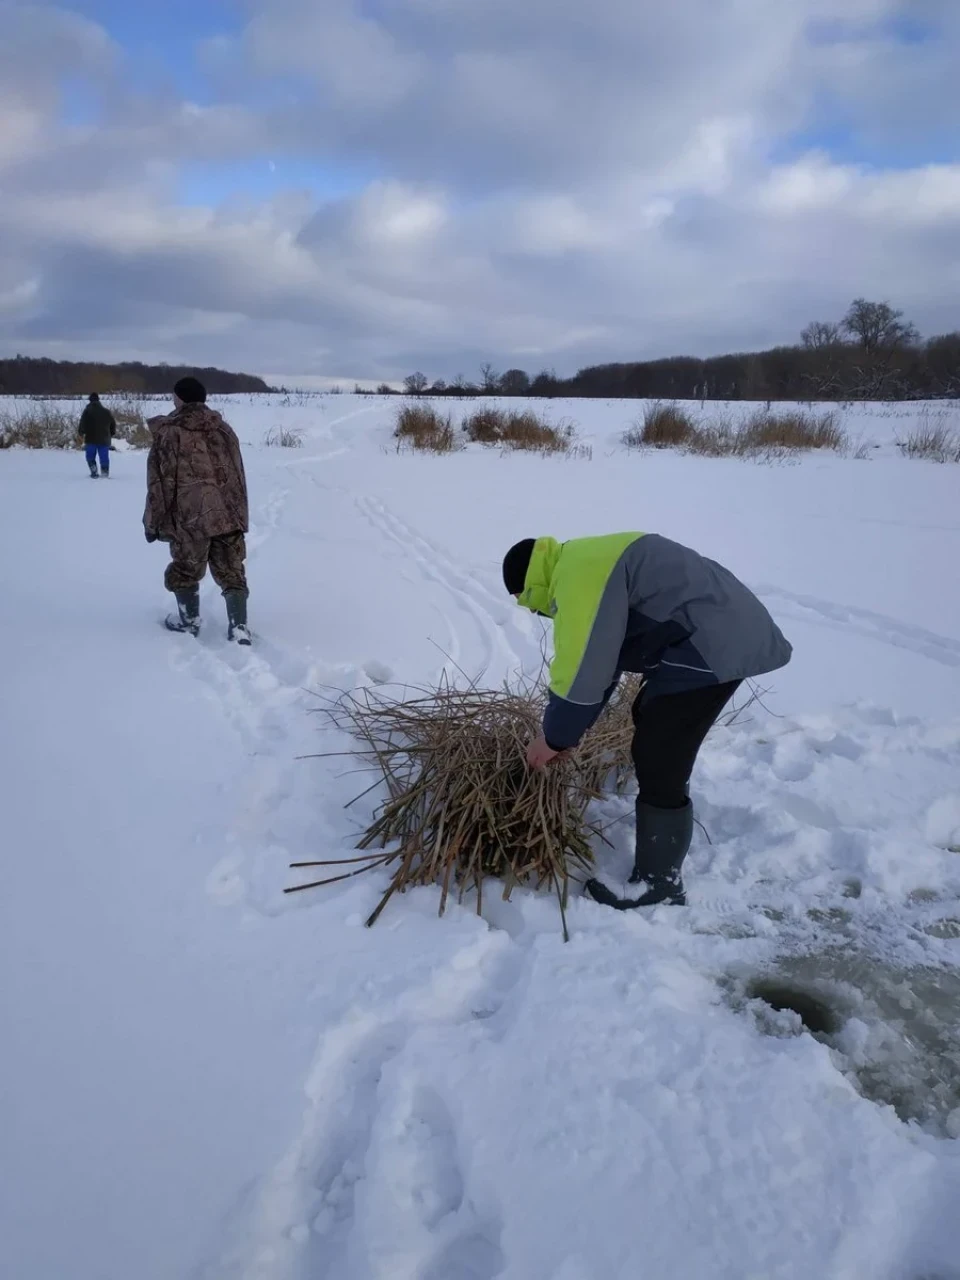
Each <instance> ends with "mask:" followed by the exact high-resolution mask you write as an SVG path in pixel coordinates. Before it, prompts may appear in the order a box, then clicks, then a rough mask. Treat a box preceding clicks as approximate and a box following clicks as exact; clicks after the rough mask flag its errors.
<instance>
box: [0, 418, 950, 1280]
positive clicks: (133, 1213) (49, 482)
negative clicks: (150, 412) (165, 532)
mask: <svg viewBox="0 0 960 1280" xmlns="http://www.w3.org/2000/svg"><path fill="white" fill-rule="evenodd" d="M554 411H555V412H557V413H558V414H564V413H565V414H567V415H568V416H571V417H580V418H581V421H582V420H583V415H584V414H590V413H595V414H596V419H595V421H593V422H587V423H586V424H585V425H586V426H587V428H588V429H590V430H592V431H593V432H594V433H595V434H596V435H597V436H598V437H600V436H604V437H606V436H608V435H609V433H610V432H611V431H612V430H613V422H612V418H610V416H609V415H611V414H612V413H613V412H614V410H613V409H611V407H610V406H596V407H594V406H589V405H581V404H578V405H576V406H555V407H554ZM229 414H230V417H231V419H232V420H233V421H234V422H235V425H236V426H237V427H238V430H239V432H240V435H241V438H242V439H244V440H245V441H246V442H247V448H246V457H247V463H248V471H249V474H250V483H251V494H252V499H253V510H254V528H253V529H252V531H251V537H250V540H249V545H250V576H251V584H252V587H253V596H252V600H251V619H252V623H253V626H254V628H255V631H256V632H257V644H256V646H255V647H254V649H253V650H252V651H249V652H246V653H244V652H242V651H240V650H237V649H233V648H231V647H229V646H228V645H227V644H226V643H225V640H224V639H223V636H222V624H221V620H220V616H219V611H220V608H221V606H220V602H219V600H218V599H217V597H216V594H215V591H214V590H213V589H212V587H211V586H209V585H208V586H207V587H206V588H205V590H204V594H203V608H204V612H205V615H206V617H207V626H206V629H205V631H204V632H203V633H202V635H201V638H200V640H199V642H193V641H192V640H191V639H190V638H188V637H174V636H169V635H167V634H166V633H164V632H163V631H162V629H161V628H160V627H159V626H158V625H157V623H158V621H159V619H160V617H161V616H162V613H163V609H164V606H165V599H164V596H163V593H162V590H161V589H160V582H159V577H160V572H161V569H162V559H163V557H162V554H161V553H160V552H159V551H158V549H157V548H148V547H146V546H145V545H144V544H143V543H142V541H141V540H140V537H139V531H138V528H137V520H138V514H139V508H140V505H141V502H142V458H138V457H134V456H129V455H128V456H126V457H119V458H118V460H117V465H116V467H115V476H114V478H113V479H111V481H110V484H109V486H100V485H92V484H90V483H89V482H88V481H86V480H85V479H83V478H82V465H81V464H79V463H78V461H77V458H76V457H75V456H52V455H48V456H39V455H25V454H19V453H13V454H9V455H6V456H0V537H2V539H3V545H4V546H5V547H6V548H10V547H11V546H13V545H14V543H16V545H17V548H18V553H17V555H16V556H10V555H9V554H8V555H7V557H5V562H4V583H3V586H4V600H5V602H7V603H8V604H9V608H8V610H7V611H6V612H5V613H4V615H3V618H2V621H0V641H2V643H3V646H4V652H5V654H6V655H7V657H6V661H5V666H4V673H3V677H2V678H3V681H4V688H3V707H4V713H5V718H4V724H3V758H2V765H3V772H2V776H3V778H4V781H5V784H6V786H5V801H4V827H3V831H4V836H5V839H4V845H5V849H6V850H8V851H9V852H8V854H7V859H6V865H5V875H6V879H7V882H8V888H9V893H8V895H7V896H6V898H5V899H4V901H3V905H2V911H3V915H4V919H3V921H2V923H0V927H2V929H3V935H2V944H0V945H2V947H3V950H4V956H3V959H4V973H5V974H10V973H12V974H14V979H15V980H14V981H13V982H10V983H6V984H5V985H4V988H3V1012H2V1017H3V1021H2V1026H3V1028H4V1040H5V1044H6V1042H7V1039H8V1035H9V1044H10V1046H11V1048H10V1050H9V1051H5V1056H4V1071H5V1072H6V1073H8V1074H9V1087H8V1088H6V1089H5V1090H4V1091H3V1095H2V1101H0V1132H3V1134H4V1160H5V1167H6V1168H8V1169H12V1170H13V1171H14V1177H13V1178H12V1179H7V1185H6V1186H5V1188H4V1195H3V1201H2V1209H3V1216H2V1219H0V1241H2V1243H0V1250H2V1252H0V1274H3V1275H4V1276H5V1275H6V1274H8V1273H9V1274H10V1275H11V1276H17V1277H18V1278H19V1277H21V1276H23V1277H27V1276H29V1277H30V1280H63V1278H64V1277H66V1276H69V1277H71V1280H128V1278H129V1277H130V1276H134V1275H135V1276H137V1277H138V1280H169V1278H170V1277H177V1278H179V1277H184V1278H186V1277H194V1280H241V1278H242V1280H308V1278H309V1280H315V1278H320V1277H323V1278H327V1280H388V1278H389V1280H488V1278H489V1280H494V1277H498V1278H500V1280H610V1278H611V1277H623V1278H624V1280H627V1278H628V1277H629V1280H634V1278H635V1277H636V1276H637V1275H638V1274H643V1275H645V1276H649V1277H651V1278H653V1280H659V1278H660V1277H674V1276H677V1277H688V1276H689V1277H694V1276H696V1277H700V1276H707V1275H708V1276H711V1277H730V1278H731V1280H733V1278H734V1277H737V1278H738V1280H739V1278H740V1277H744V1276H747V1275H755V1276H763V1277H784V1278H786V1277H789V1278H791V1280H792V1278H793V1277H801V1276H802V1277H807V1276H817V1277H821V1276H822V1277H835V1278H836V1280H841V1278H848V1277H849V1278H850V1280H854V1278H856V1280H860V1278H861V1277H865V1276H870V1277H871V1278H872V1277H878V1278H880V1277H889V1278H890V1280H921V1277H924V1276H926V1277H932V1276H938V1277H941V1280H955V1278H956V1277H957V1275H958V1274H960V1269H958V1267H957V1264H956V1262H955V1259H956V1258H957V1257H958V1256H960V1236H958V1235H957V1231H956V1227H955V1225H954V1215H953V1209H952V1206H953V1205H955V1203H956V1200H957V1196H958V1194H960V1160H958V1156H957V1152H956V1143H955V1142H952V1141H950V1139H949V1136H948V1135H950V1134H951V1133H953V1134H956V1133H960V1110H957V1108H960V1086H958V1085H957V1080H958V1079H960V1045H958V1041H957V1037H956V1034H955V1024H956V1016H955V1013H956V1008H957V1001H958V998H960V985H958V983H957V977H956V972H957V970H956V965H957V959H958V948H960V940H958V939H960V855H958V854H957V853H956V852H953V851H951V850H952V848H954V847H955V846H958V845H960V783H958V778H960V681H958V679H957V672H956V666H957V665H958V662H960V605H958V603H957V600H956V598H955V596H954V597H950V596H949V595H947V594H945V593H944V583H945V582H946V581H947V579H948V577H949V572H948V571H949V567H950V565H951V564H953V563H955V560H956V554H957V551H958V550H960V533H958V530H957V527H956V523H955V514H954V512H955V506H954V498H955V492H954V490H955V486H956V478H955V475H956V473H954V476H953V478H952V479H951V478H950V476H949V475H948V474H947V472H946V469H943V468H929V467H925V466H922V465H914V464H909V463H906V462H904V461H902V460H900V459H898V458H886V457H880V458H879V460H878V461H876V462H873V463H870V464H867V463H855V462H852V461H843V460H827V461H824V460H823V459H815V460H808V461H805V462H803V463H801V464H800V465H798V466H797V467H792V468H757V467H752V466H749V465H743V464H736V465H728V464H726V463H719V464H718V463H712V462H709V461H706V462H705V461H703V460H695V459H681V458H676V457H672V456H670V455H658V456H656V457H651V458H644V459H642V460H639V459H636V458H627V457H625V456H624V455H620V454H614V455H612V456H610V457H600V456H599V455H598V456H595V458H594V460H593V461H592V462H587V461H577V462H559V463H554V462H550V461H544V460H542V459H524V458H520V457H514V458H500V457H498V456H496V455H490V454H484V453H482V452H481V453H477V452H470V453H467V454H464V455H460V456H457V457H453V458H426V459H420V458H413V457H409V456H397V455H396V454H395V453H394V452H392V451H391V450H390V449H389V448H388V440H389V427H388V423H389V410H388V409H387V408H386V407H385V406H383V405H382V404H381V403H380V402H378V401H365V402H361V403H359V404H357V403H354V402H352V401H351V400H350V399H349V398H342V399H341V400H340V401H339V402H337V401H336V400H335V399H333V398H331V399H326V400H322V401H312V402H306V403H304V404H303V405H299V406H297V405H294V406H289V407H285V406H281V405H279V404H278V403H276V402H268V403H267V404H263V403H259V404H258V403H251V404H245V403H240V404H237V405H234V406H231V408H230V410H229ZM604 415H607V416H606V417H605V416H604ZM280 421H282V422H283V423H284V424H285V425H288V426H291V427H294V428H296V427H303V428H304V429H305V432H306V435H305V443H304V447H303V449H301V450H297V451H293V450H290V451H288V450H269V449H262V448H258V447H257V442H258V441H259V440H260V439H261V437H262V434H263V432H264V430H266V429H267V428H268V427H270V426H273V425H276V423H278V422H280ZM894 505H895V507H896V511H897V518H896V519H895V520H891V518H890V512H891V508H892V507H893V506H894ZM824 512H827V513H828V515H824ZM627 527H641V528H644V527H645V528H656V529H661V530H662V531H664V532H666V533H669V534H671V535H672V536H676V537H680V538H683V539H684V540H686V541H688V542H689V543H691V544H692V545H695V546H698V547H700V548H701V549H703V550H706V551H708V552H710V553H712V554H714V555H716V556H717V557H718V558H719V559H721V560H726V561H727V562H728V563H730V564H731V567H733V568H734V569H736V570H737V571H738V572H740V573H741V574H742V576H744V577H745V578H746V579H747V580H748V581H749V582H751V583H752V584H754V585H757V584H769V585H762V586H759V587H758V589H759V590H761V591H762V593H763V594H764V597H765V598H766V599H767V601H768V603H769V604H770V607H771V608H772V609H773V610H774V612H775V613H777V616H778V617H779V618H780V620H781V621H782V623H783V625H784V627H785V629H786V630H787V632H788V634H789V635H790V636H791V638H792V639H793V640H794V642H795V644H796V648H797V655H796V658H795V661H794V663H793V664H792V665H791V667H790V668H788V670H787V671H786V672H784V673H782V675H778V676H777V677H776V678H775V680H772V681H771V682H770V683H771V684H772V685H773V687H772V689H771V690H770V693H769V695H768V696H767V699H766V701H767V703H768V705H769V707H770V713H769V714H768V713H767V712H765V711H763V710H761V709H758V708H754V709H753V710H752V714H751V717H750V718H749V719H746V720H744V721H743V722H742V723H740V724H737V725H735V726H733V727H732V728H729V729H725V730H722V731H718V732H717V733H716V734H715V735H714V737H713V739H712V740H711V742H710V744H709V745H708V748H707V749H706V750H705V753H704V756H703V759H702V767H701V769H700V770H699V773H698V777H697V786H696V794H697V798H698V808H699V815H700V817H701V819H702V821H703V823H704V826H705V828H706V831H707V833H708V834H709V837H710V840H711V841H712V843H708V841H707V839H706V838H705V837H703V836H701V837H700V838H699V840H698V843H697V845H696V847H695V850H694V852H693V855H692V858H691V875H690V889H691V906H690V907H689V908H688V909H687V910H686V911H684V912H671V911H669V910H661V911H658V912H654V913H651V914H649V915H647V916H646V917H645V918H644V917H641V916H632V915H627V916H619V915H615V914H613V913H608V912H605V911H604V910H603V909H601V908H599V907H597V906H595V904H593V903H590V902H585V901H580V900H578V901H575V902H574V903H573V904H572V906H571V910H570V924H571V929H572V934H573V937H572V941H571V942H570V944H569V945H566V946H564V944H563V943H562V941H561V940H560V937H559V930H558V927H557V921H556V912H555V908H554V906H553V904H552V903H551V902H550V901H549V899H547V898H537V897H534V896H532V895H528V894H515V895H514V898H513V901H512V902H511V903H509V904H507V903H502V902H499V901H498V900H496V896H495V895H491V899H492V900H491V901H490V902H489V903H488V904H487V905H486V906H485V913H484V919H483V920H479V919H477V918H476V916H475V915H474V914H473V913H472V907H471V904H469V903H467V904H465V906H464V908H463V909H459V908H456V907H453V908H451V909H450V910H449V911H448V914H447V917H446V918H445V919H444V920H442V921H441V920H438V919H437V918H436V907H437V894H436V893H435V892H434V891H433V890H421V891H418V892H416V893H414V894H410V895H407V896H406V897H405V898H404V899H403V900H402V901H400V902H397V903H395V904H391V906H390V908H389V909H388V911H387V913H386V914H385V916H384V917H383V918H382V920H381V922H380V923H379V924H378V925H377V927H376V928H375V929H374V930H372V931H366V930H364V929H363V927H362V920H363V918H364V917H365V916H366V914H367V913H368V912H369V910H370V909H371V907H372V905H373V904H374V903H375V901H376V899H377V897H378V896H379V892H380V888H379V884H380V883H382V882H379V881H377V880H376V878H374V877H371V878H367V877H360V878H358V879H356V880H352V881H347V882H346V883H345V884H342V885H336V886H331V887H330V888H329V889H327V890H323V891H320V892H318V893H314V894H305V895H294V896H292V897H284V896H283V894H282V889H283V887H284V886H285V885H287V884H289V883H291V882H293V881H294V880H295V877H296V875H297V873H296V872H290V871H288V869H287V864H288V863H289V862H292V861H297V860H303V859H309V858H315V857H324V856H328V857H335V856H338V854H343V855H346V856H349V854H350V852H352V833H353V832H354V831H355V830H356V828H357V827H358V826H360V825H362V824H363V822H364V820H365V818H366V817H367V816H369V813H370V809H371V807H372V805H373V803H374V799H373V797H370V798H368V800H367V801H365V802H363V804H360V805H358V806H356V807H355V809H351V810H348V811H344V809H343V804H344V803H345V802H346V801H347V800H348V799H350V798H352V796H353V795H355V794H356V793H357V792H359V791H360V790H362V789H363V787H364V786H365V785H366V782H365V779H364V778H363V777H362V776H359V775H356V774H352V772H351V770H352V766H351V765H350V763H349V761H345V760H317V759H310V760H302V761H298V760H297V759H296V757H298V756H304V755H310V754H311V753H314V752H318V751H325V750H344V749H345V748H346V747H347V746H348V745H349V744H347V743H345V742H344V741H343V740H342V739H341V738H340V737H339V735H337V734H336V733H335V732H334V731H333V730H331V729H330V728H329V727H328V726H325V723H324V720H323V718H322V716H315V715H311V714H309V713H310V712H311V711H312V710H314V709H316V708H317V706H318V705H319V703H318V700H317V698H316V697H315V694H314V693H313V692H311V691H313V690H319V689H321V688H327V689H329V688H333V689H337V688H340V689H345V688H353V687H356V686H358V685H361V684H364V683H368V682H370V681H377V682H380V681H384V680H395V681H398V682H401V683H403V682H409V683H417V682H420V681H424V680H431V679H433V678H435V677H436V675H437V674H438V672H439V671H442V670H444V669H446V670H447V672H448V674H454V673H455V672H456V669H457V668H462V669H463V670H465V671H467V672H469V673H470V674H471V675H475V674H477V673H479V672H480V671H481V670H483V671H485V672H486V678H487V680H488V681H489V682H490V683H491V684H496V683H498V682H499V681H500V680H501V679H502V678H503V677H504V676H506V675H508V674H510V673H511V672H513V671H516V670H517V669H518V668H523V669H525V670H527V671H533V670H535V669H536V667H537V665H538V663H539V657H540V649H541V645H542V643H543V632H542V628H541V625H540V623H539V622H537V621H536V620H534V619H532V618H530V617H529V616H528V615H526V614H523V613H521V612H519V611H517V610H514V609H513V608H512V607H511V606H510V603H509V601H508V600H505V599H504V597H503V596H502V593H501V588H500V581H499V568H498V563H499V556H500V554H501V553H502V550H503V548H504V546H505V545H508V544H509V542H511V541H513V540H514V539H515V538H517V537H521V536H524V535H526V534H528V533H538V532H541V531H543V532H554V533H556V534H557V535H558V536H561V537H563V536H572V535H574V534H576V533H588V532H600V531H605V530H608V529H611V528H627ZM839 602H844V603H839ZM23 618H28V619H30V626H29V627H28V628H25V627H24V626H23V625H22V619H23ZM441 651H442V652H441ZM628 808H629V804H628V802H626V801H620V800H615V799H612V800H610V801H608V802H606V804H605V806H604V809H605V812H606V814H607V816H608V818H609V820H610V822H611V823H613V825H612V826H611V827H610V830H609V834H610V837H611V839H612V840H613V841H614V843H615V845H616V848H615V849H614V850H613V851H612V852H611V851H607V852H606V853H605V854H604V858H605V859H606V865H607V866H608V868H609V869H611V870H613V871H614V872H616V870H617V869H618V868H619V869H620V870H622V871H624V872H625V870H626V868H627V866H628V864H629V823H624V822H623V821H620V819H622V818H623V817H624V815H625V814H626V813H627V811H628ZM771 973H772V974H774V975H776V974H778V973H779V974H780V975H781V977H783V976H784V975H786V976H787V977H790V976H793V978H798V977H800V976H802V977H803V979H804V981H805V982H806V983H807V984H810V983H812V984H813V985H814V986H815V987H818V989H819V990H820V991H821V993H822V994H823V995H824V997H825V998H826V999H827V1001H828V1003H829V1004H830V1005H831V1007H832V1008H833V1009H834V1010H835V1011H836V1013H837V1016H838V1020H839V1025H838V1027H837V1029H836V1031H835V1032H834V1033H832V1034H831V1035H830V1036H829V1037H828V1041H827V1042H826V1043H820V1042H818V1041H817V1040H815V1039H813V1038H812V1037H811V1036H809V1035H806V1034H804V1035H800V1034H798V1031H799V1025H798V1023H797V1022H796V1020H795V1019H794V1018H793V1015H789V1014H781V1015H775V1014H772V1013H771V1012H770V1011H769V1009H768V1006H765V1005H763V1004H761V1003H759V1002H758V1001H757V1000H756V999H753V998H751V996H752V990H753V988H752V986H751V984H752V982H753V980H754V979H755V978H757V977H758V976H762V975H764V974H771ZM890 1103H894V1104H895V1105H896V1106H897V1108H898V1109H899V1113H900V1117H911V1116H913V1117H916V1118H917V1119H918V1120H919V1121H921V1122H922V1125H923V1127H919V1125H917V1124H916V1123H914V1124H909V1123H905V1122H904V1119H903V1118H898V1115H897V1114H896V1112H895V1111H894V1110H893V1109H892V1107H891V1106H890V1105H888V1104H890ZM51 1223H55V1224H57V1228H58V1229H57V1230H50V1229H49V1224H51Z"/></svg>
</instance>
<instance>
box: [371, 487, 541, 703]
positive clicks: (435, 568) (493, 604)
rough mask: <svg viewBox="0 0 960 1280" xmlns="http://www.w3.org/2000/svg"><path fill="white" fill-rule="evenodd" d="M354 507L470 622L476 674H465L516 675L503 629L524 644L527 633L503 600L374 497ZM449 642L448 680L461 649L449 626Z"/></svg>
mask: <svg viewBox="0 0 960 1280" xmlns="http://www.w3.org/2000/svg"><path fill="white" fill-rule="evenodd" d="M356 504H357V507H358V509H359V510H360V512H361V513H362V514H363V515H364V516H365V517H366V519H367V520H369V522H370V523H371V524H372V525H373V527H374V528H375V529H376V530H377V531H378V532H379V533H381V534H383V536H384V537H386V538H387V539H389V540H390V541H391V542H394V543H396V544H397V545H398V546H400V547H401V548H402V549H403V550H404V551H405V552H406V553H407V554H408V555H410V556H411V557H412V558H413V560H414V561H415V563H416V564H417V566H418V567H419V569H420V571H421V573H422V574H423V576H424V577H425V578H426V579H427V580H428V581H430V582H434V583H436V584H437V585H438V586H440V587H442V588H443V590H444V591H446V592H447V593H448V594H449V595H450V596H451V598H452V599H453V601H454V602H455V603H456V604H457V606H458V607H459V608H460V609H461V610H462V612H464V613H465V614H466V615H467V616H468V617H469V618H470V619H471V621H472V623H473V624H474V627H475V630H476V632H477V636H478V639H479V642H480V652H481V664H480V668H481V670H480V673H477V672H474V671H470V672H467V673H466V674H467V675H468V676H469V677H470V678H471V679H473V678H475V677H476V676H477V675H478V674H481V673H482V674H483V675H486V674H487V673H488V672H490V671H491V669H493V671H494V672H495V678H499V677H500V675H501V674H502V675H512V674H516V673H517V672H519V671H520V670H521V668H522V665H523V664H522V660H521V657H520V653H519V651H518V649H517V648H516V647H515V645H514V643H513V642H512V641H511V640H510V639H509V638H508V635H507V632H508V629H509V630H511V631H514V632H515V633H516V634H517V639H518V641H519V642H520V643H523V642H524V641H527V640H528V637H529V630H528V628H527V627H526V626H525V625H524V624H523V622H521V621H519V620H518V618H517V617H515V616H514V612H512V611H511V610H510V609H509V607H508V606H507V605H506V604H505V603H504V601H503V600H502V599H497V598H495V597H494V596H493V595H492V594H491V592H490V591H488V590H487V588H486V587H484V586H483V584H482V583H480V582H479V581H478V580H477V579H476V578H475V577H472V576H471V575H470V574H469V573H468V572H467V571H465V570H464V569H463V568H461V567H460V566H459V565H457V564H455V563H454V561H452V560H451V559H450V558H449V556H447V555H445V554H444V553H443V552H442V551H440V550H439V548H437V547H436V546H434V545H433V544H432V543H430V542H429V541H428V540H427V539H426V538H424V537H423V536H422V535H421V534H419V533H417V531H416V530H415V529H413V528H412V527H411V526H410V525H409V524H407V523H406V521H404V520H402V519H401V518H400V517H399V516H398V515H396V513H395V512H392V511H391V510H390V509H389V508H388V507H387V506H386V504H385V503H383V502H381V501H380V500H379V499H378V498H374V497H370V496H366V495H362V496H360V497H358V498H357V499H356ZM448 621H449V620H448ZM450 641H451V645H452V651H451V653H450V655H449V662H448V663H447V664H445V670H446V671H447V674H448V675H449V676H453V675H454V674H455V672H456V670H457V669H458V668H459V662H460V658H461V656H462V648H461V644H460V636H459V632H458V630H457V629H456V627H454V626H453V625H452V624H451V625H450Z"/></svg>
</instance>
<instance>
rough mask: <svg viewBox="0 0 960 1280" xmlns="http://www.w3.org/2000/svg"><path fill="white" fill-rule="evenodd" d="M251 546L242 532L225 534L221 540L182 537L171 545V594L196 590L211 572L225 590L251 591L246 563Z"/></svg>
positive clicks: (167, 578)
mask: <svg viewBox="0 0 960 1280" xmlns="http://www.w3.org/2000/svg"><path fill="white" fill-rule="evenodd" d="M246 558H247V544H246V542H245V541H244V537H243V534H242V533H223V534H221V535H220V537H218V538H198V537H186V538H178V539H177V540H176V542H172V543H171V544H170V563H169V564H168V565H167V571H166V573H165V574H164V575H163V583H164V586H165V587H166V588H167V590H168V591H173V592H177V591H186V590H187V588H188V587H195V586H196V585H197V583H198V582H200V581H201V579H202V578H203V575H204V574H205V573H206V572H207V566H208V565H209V566H210V574H211V577H212V578H213V580H214V582H215V583H216V584H217V586H218V587H219V588H220V590H221V591H244V592H246V590H247V575H246V573H245V572H244V568H243V562H244V560H245V559H246Z"/></svg>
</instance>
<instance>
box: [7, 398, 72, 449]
mask: <svg viewBox="0 0 960 1280" xmlns="http://www.w3.org/2000/svg"><path fill="white" fill-rule="evenodd" d="M78 420H79V419H78V418H75V417H74V416H73V415H72V414H69V413H66V412H65V411H64V410H63V409H58V408H56V407H54V406H53V405H50V404H44V403H43V402H36V403H33V404H31V405H30V406H29V407H28V408H21V409H13V410H7V411H6V412H4V413H0V448H3V449H10V448H12V447H13V446H14V445H20V446H21V447H22V448H24V449H72V448H73V446H74V445H75V444H76V439H77V422H78Z"/></svg>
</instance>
